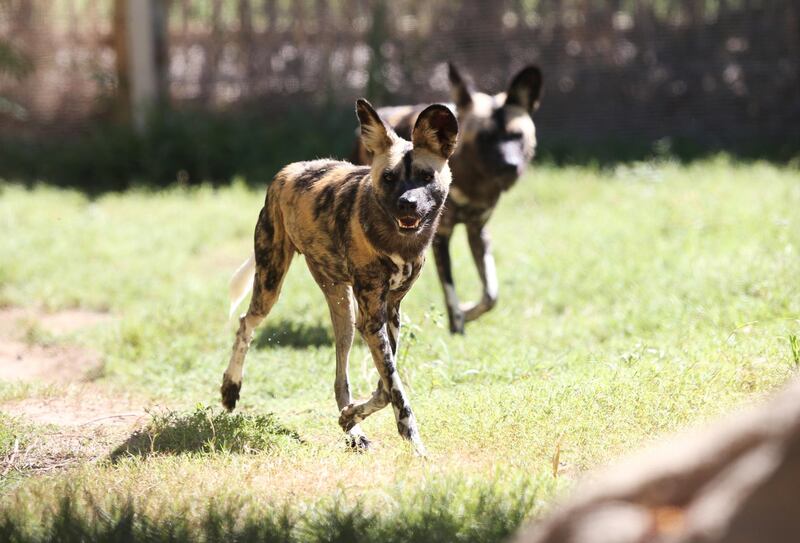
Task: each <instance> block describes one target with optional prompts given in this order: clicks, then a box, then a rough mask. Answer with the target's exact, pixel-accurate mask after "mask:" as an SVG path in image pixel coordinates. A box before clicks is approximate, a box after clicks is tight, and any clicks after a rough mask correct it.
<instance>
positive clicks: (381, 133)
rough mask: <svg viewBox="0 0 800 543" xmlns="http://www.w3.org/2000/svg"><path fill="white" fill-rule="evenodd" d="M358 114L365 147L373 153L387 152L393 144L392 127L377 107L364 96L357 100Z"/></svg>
mask: <svg viewBox="0 0 800 543" xmlns="http://www.w3.org/2000/svg"><path fill="white" fill-rule="evenodd" d="M356 115H358V122H359V123H361V141H362V142H363V143H364V147H366V148H367V150H368V151H369V152H370V153H372V154H373V155H377V154H381V153H384V152H386V150H387V149H389V147H391V146H392V139H391V137H390V136H389V132H390V131H391V128H389V127H388V126H386V123H384V122H383V119H381V117H380V115H378V112H377V111H375V108H373V107H372V105H371V104H370V103H369V102H367V101H366V100H364V99H363V98H359V99H358V100H356Z"/></svg>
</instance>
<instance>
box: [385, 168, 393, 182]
mask: <svg viewBox="0 0 800 543" xmlns="http://www.w3.org/2000/svg"><path fill="white" fill-rule="evenodd" d="M383 180H384V181H386V182H387V183H394V172H388V171H387V172H383Z"/></svg>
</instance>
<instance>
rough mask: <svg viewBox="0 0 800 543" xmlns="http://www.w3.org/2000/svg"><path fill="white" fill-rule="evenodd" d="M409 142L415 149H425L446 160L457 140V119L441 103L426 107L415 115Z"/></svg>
mask: <svg viewBox="0 0 800 543" xmlns="http://www.w3.org/2000/svg"><path fill="white" fill-rule="evenodd" d="M411 142H412V143H413V144H414V148H415V149H418V148H420V149H427V150H428V151H430V152H432V153H434V154H436V155H439V156H440V157H442V158H444V159H445V160H447V159H448V158H450V155H452V154H453V151H454V150H455V148H456V143H457V142H458V121H457V120H456V116H455V115H453V112H452V111H450V108H448V107H447V106H443V105H442V104H433V105H432V106H428V107H426V108H425V109H424V110H423V111H422V113H420V114H419V117H417V122H416V123H415V124H414V130H413V132H412V133H411Z"/></svg>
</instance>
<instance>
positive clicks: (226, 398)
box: [219, 375, 242, 411]
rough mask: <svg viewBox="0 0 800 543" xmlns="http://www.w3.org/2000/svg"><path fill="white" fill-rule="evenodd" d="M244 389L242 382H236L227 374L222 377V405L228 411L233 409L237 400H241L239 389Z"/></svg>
mask: <svg viewBox="0 0 800 543" xmlns="http://www.w3.org/2000/svg"><path fill="white" fill-rule="evenodd" d="M241 389H242V384H241V383H234V382H233V381H231V380H230V379H229V378H228V376H227V375H224V376H223V377H222V386H221V387H219V392H220V394H221V395H222V406H223V407H224V408H225V409H227V410H228V411H233V409H234V408H235V407H236V402H237V401H238V400H239V391H240V390H241Z"/></svg>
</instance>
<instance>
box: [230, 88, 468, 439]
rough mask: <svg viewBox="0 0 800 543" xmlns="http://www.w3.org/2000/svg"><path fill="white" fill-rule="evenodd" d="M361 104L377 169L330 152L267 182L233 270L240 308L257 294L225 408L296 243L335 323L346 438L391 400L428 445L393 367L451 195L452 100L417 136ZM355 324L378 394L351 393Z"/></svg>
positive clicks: (406, 428)
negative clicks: (403, 323)
mask: <svg viewBox="0 0 800 543" xmlns="http://www.w3.org/2000/svg"><path fill="white" fill-rule="evenodd" d="M356 112H357V114H358V119H359V121H360V123H361V138H362V141H363V142H364V145H365V146H366V147H367V148H368V149H369V150H370V152H372V153H373V155H374V159H373V160H372V166H371V167H363V166H354V165H353V164H350V163H349V162H338V161H333V160H314V161H311V162H297V163H294V164H290V165H289V166H286V167H285V168H283V169H282V170H281V171H280V172H279V173H278V174H277V175H276V176H275V179H274V180H273V181H272V184H271V185H270V186H269V189H268V190H267V196H266V200H265V203H264V207H263V208H262V209H261V213H260V215H259V218H258V223H257V224H256V229H255V250H254V255H253V256H252V257H251V258H250V260H248V261H247V262H245V263H244V264H243V265H242V266H241V267H240V268H239V270H238V271H237V272H236V274H234V277H233V279H232V280H231V298H232V300H233V305H232V309H233V308H235V306H236V305H238V303H239V302H241V300H242V299H243V298H244V296H245V295H246V294H247V290H248V286H252V288H253V296H252V298H251V300H250V307H249V309H248V310H247V313H246V314H244V315H243V316H242V317H241V319H240V324H239V330H238V332H237V333H236V340H235V341H234V344H233V352H232V354H231V359H230V363H229V364H228V369H227V370H226V371H225V374H224V376H223V380H222V387H221V389H220V392H221V393H222V403H223V405H224V406H225V407H226V408H227V409H228V410H232V409H233V408H234V407H235V406H236V401H237V400H238V399H239V391H240V389H241V386H242V369H243V366H244V358H245V355H246V354H247V349H248V346H249V344H250V341H251V339H252V334H253V330H254V328H255V327H256V326H257V325H258V324H259V323H260V322H261V321H262V320H263V319H264V317H266V316H267V314H268V313H269V311H270V309H271V308H272V306H273V304H274V303H275V301H276V300H277V298H278V294H279V292H280V288H281V283H282V282H283V278H284V276H285V275H286V271H287V270H288V269H289V264H290V262H291V260H292V257H293V256H294V253H296V252H298V253H302V254H303V255H305V259H306V264H307V265H308V268H309V270H310V271H311V275H312V276H313V277H314V279H315V280H316V282H317V284H318V285H319V287H320V288H321V289H322V292H323V294H324V295H325V298H326V300H327V302H328V308H329V310H330V315H331V320H332V321H333V331H334V336H335V338H336V380H335V383H334V390H335V393H336V402H337V404H338V405H339V409H340V417H339V425H340V426H341V427H342V429H343V430H344V431H345V432H346V433H347V435H348V441H349V443H350V445H351V446H353V447H355V448H367V447H368V446H369V441H368V440H367V438H366V436H365V435H364V433H363V432H362V431H361V429H360V427H359V423H360V422H361V421H362V420H364V418H366V417H367V416H368V415H370V414H372V413H374V412H375V411H377V410H379V409H381V408H383V407H385V406H386V405H387V404H388V403H390V402H391V404H392V407H393V408H394V414H395V419H396V421H397V429H398V431H399V432H400V435H401V436H402V437H404V438H405V439H408V440H410V441H411V442H412V444H413V445H414V448H415V450H416V451H417V452H418V453H419V454H424V453H425V449H424V447H423V445H422V441H421V439H420V436H419V431H418V430H417V424H416V421H415V418H414V414H413V413H412V411H411V405H410V404H409V401H408V397H407V395H406V393H405V392H404V390H403V384H402V383H401V382H400V375H399V374H398V373H397V368H396V362H397V348H398V341H399V333H400V302H401V301H402V299H403V297H404V296H405V295H406V293H408V291H409V289H410V288H411V285H412V284H413V283H414V281H415V279H416V278H417V275H419V272H420V270H421V268H422V264H423V262H424V261H425V250H426V249H427V247H428V245H430V243H431V239H432V238H433V235H434V233H435V232H436V225H437V223H438V221H439V216H440V214H441V211H442V206H443V204H444V202H445V199H446V198H447V191H448V188H449V186H450V179H451V175H450V168H449V166H448V164H447V159H448V158H449V157H450V155H451V154H452V152H453V149H454V148H455V146H456V140H457V138H458V122H457V121H456V118H455V116H454V115H453V113H452V112H451V111H450V110H449V109H448V108H447V107H445V106H443V105H432V106H429V107H427V108H425V109H424V110H423V111H422V112H421V113H420V114H419V116H418V118H417V120H416V123H415V124H414V128H413V130H412V131H411V138H410V139H411V141H410V142H409V141H406V140H404V139H402V138H400V137H398V136H397V134H395V132H394V131H393V130H392V129H391V128H390V127H388V126H386V125H385V124H384V123H383V121H382V120H381V119H380V117H379V116H378V114H377V113H376V112H375V110H374V109H373V108H372V106H370V104H369V103H368V102H366V101H365V100H358V102H357V103H356ZM354 327H355V328H358V330H359V332H360V333H361V335H362V337H363V338H364V341H365V342H366V344H367V345H368V346H369V349H370V351H371V353H372V358H373V360H374V362H375V366H376V367H377V369H378V374H379V375H380V380H379V382H378V387H377V389H376V390H375V392H373V393H372V397H371V398H370V399H369V400H366V401H364V402H355V403H353V401H352V398H351V396H350V384H349V381H348V376H347V364H348V356H349V352H350V346H351V344H352V341H353V330H354Z"/></svg>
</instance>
